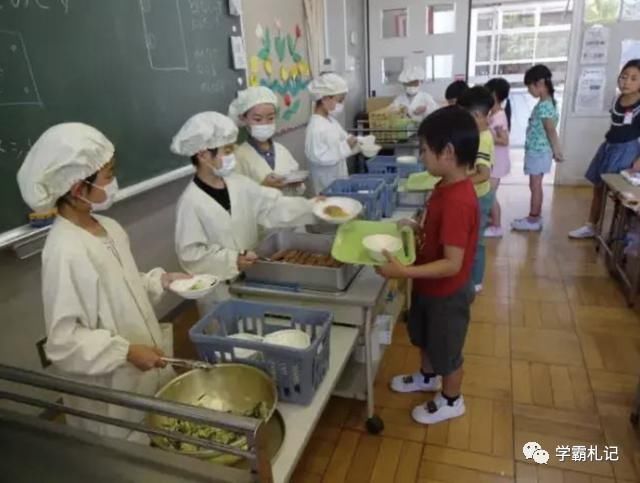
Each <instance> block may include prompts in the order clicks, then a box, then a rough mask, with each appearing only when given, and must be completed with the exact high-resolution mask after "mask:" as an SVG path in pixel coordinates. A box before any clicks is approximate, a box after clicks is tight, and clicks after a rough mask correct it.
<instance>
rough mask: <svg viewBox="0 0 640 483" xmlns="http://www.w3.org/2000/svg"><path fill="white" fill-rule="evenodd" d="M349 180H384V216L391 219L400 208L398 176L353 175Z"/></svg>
mask: <svg viewBox="0 0 640 483" xmlns="http://www.w3.org/2000/svg"><path fill="white" fill-rule="evenodd" d="M349 179H356V180H357V179H382V180H384V182H385V186H384V191H383V193H382V216H383V217H385V218H390V217H391V216H392V215H393V213H394V211H396V208H397V207H398V182H399V181H400V180H399V178H398V175H397V174H392V173H391V174H371V173H367V174H352V175H351V176H350V177H349Z"/></svg>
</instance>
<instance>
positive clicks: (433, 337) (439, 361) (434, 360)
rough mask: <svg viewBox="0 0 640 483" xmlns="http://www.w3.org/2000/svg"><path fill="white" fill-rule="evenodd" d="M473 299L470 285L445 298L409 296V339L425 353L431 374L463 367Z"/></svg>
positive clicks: (471, 284)
mask: <svg viewBox="0 0 640 483" xmlns="http://www.w3.org/2000/svg"><path fill="white" fill-rule="evenodd" d="M474 298H475V291H474V288H473V283H468V284H467V285H465V286H464V287H463V288H462V289H460V290H458V291H457V292H455V293H454V294H452V295H449V296H448V297H431V296H427V295H423V294H419V293H417V292H414V293H413V295H412V297H411V310H410V311H409V319H408V329H409V339H410V340H411V343H412V344H413V345H415V346H417V347H420V348H421V349H423V350H425V351H426V352H427V354H428V356H429V360H430V361H431V365H432V366H433V371H434V372H435V373H436V374H438V375H441V376H446V375H448V374H451V373H452V372H453V371H455V370H456V369H458V368H459V367H460V366H461V365H462V362H463V357H462V348H463V347H464V339H465V337H466V335H467V328H468V327H469V318H470V314H471V304H472V303H473V300H474Z"/></svg>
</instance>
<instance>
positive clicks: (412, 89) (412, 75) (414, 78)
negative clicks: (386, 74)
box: [389, 66, 440, 123]
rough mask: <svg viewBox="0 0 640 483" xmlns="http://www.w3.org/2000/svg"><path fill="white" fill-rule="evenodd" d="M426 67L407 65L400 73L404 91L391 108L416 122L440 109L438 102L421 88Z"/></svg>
mask: <svg viewBox="0 0 640 483" xmlns="http://www.w3.org/2000/svg"><path fill="white" fill-rule="evenodd" d="M424 77H425V75H424V69H422V68H420V67H418V66H413V67H412V66H407V67H405V68H404V69H403V70H402V72H401V73H400V77H399V78H398V80H399V81H400V83H401V84H402V85H403V87H404V93H402V94H400V95H399V96H397V97H396V98H395V99H394V100H393V102H392V103H391V105H390V106H389V110H391V111H401V112H403V113H404V114H405V115H406V116H407V117H408V118H410V119H411V120H413V121H415V122H418V123H419V122H421V121H422V120H423V119H424V118H425V117H427V115H429V114H431V113H432V112H433V111H435V110H436V109H438V107H440V106H438V103H437V102H436V101H435V100H434V99H433V97H431V96H430V95H429V94H428V93H426V92H425V91H421V90H420V85H421V84H422V82H423V81H424Z"/></svg>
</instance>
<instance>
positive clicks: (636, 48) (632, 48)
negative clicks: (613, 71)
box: [620, 39, 640, 69]
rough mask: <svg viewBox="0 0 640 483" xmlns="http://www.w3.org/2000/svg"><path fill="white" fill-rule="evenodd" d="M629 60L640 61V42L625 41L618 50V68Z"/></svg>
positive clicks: (633, 40)
mask: <svg viewBox="0 0 640 483" xmlns="http://www.w3.org/2000/svg"><path fill="white" fill-rule="evenodd" d="M631 59H640V40H635V39H625V40H623V41H622V47H621V49H620V68H621V69H622V66H623V65H624V64H626V63H627V62H629V61H630V60H631Z"/></svg>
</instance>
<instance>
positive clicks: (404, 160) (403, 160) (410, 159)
mask: <svg viewBox="0 0 640 483" xmlns="http://www.w3.org/2000/svg"><path fill="white" fill-rule="evenodd" d="M396 161H397V162H398V163H400V164H416V163H417V162H418V158H417V157H415V156H398V157H397V158H396Z"/></svg>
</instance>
